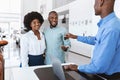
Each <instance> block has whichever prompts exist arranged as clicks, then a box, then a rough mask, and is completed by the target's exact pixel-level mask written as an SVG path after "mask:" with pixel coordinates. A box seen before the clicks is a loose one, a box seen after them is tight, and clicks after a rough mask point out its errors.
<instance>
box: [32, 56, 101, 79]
mask: <svg viewBox="0 0 120 80" xmlns="http://www.w3.org/2000/svg"><path fill="white" fill-rule="evenodd" d="M50 57H51V61H52V67H47V68H37V69H35V70H34V72H35V74H36V75H37V76H38V78H39V80H103V79H101V78H100V77H98V76H94V75H87V74H84V73H81V72H76V71H66V70H64V68H63V66H62V65H61V62H60V61H59V60H58V59H57V58H56V57H54V56H53V55H50Z"/></svg>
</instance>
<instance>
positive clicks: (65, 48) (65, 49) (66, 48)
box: [61, 45, 69, 51]
mask: <svg viewBox="0 0 120 80" xmlns="http://www.w3.org/2000/svg"><path fill="white" fill-rule="evenodd" d="M61 48H62V50H63V51H67V50H68V48H69V47H68V46H64V45H62V46H61Z"/></svg>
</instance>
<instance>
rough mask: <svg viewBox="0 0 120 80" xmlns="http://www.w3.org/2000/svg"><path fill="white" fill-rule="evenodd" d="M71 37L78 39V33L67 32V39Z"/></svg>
mask: <svg viewBox="0 0 120 80" xmlns="http://www.w3.org/2000/svg"><path fill="white" fill-rule="evenodd" d="M69 38H72V39H77V35H74V34H71V33H67V34H66V35H65V39H69Z"/></svg>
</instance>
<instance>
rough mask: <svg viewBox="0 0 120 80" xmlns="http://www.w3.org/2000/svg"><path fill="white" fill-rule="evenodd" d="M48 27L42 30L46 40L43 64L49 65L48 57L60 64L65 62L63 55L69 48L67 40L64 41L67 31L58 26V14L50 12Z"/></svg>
mask: <svg viewBox="0 0 120 80" xmlns="http://www.w3.org/2000/svg"><path fill="white" fill-rule="evenodd" d="M48 20H49V23H50V26H49V27H48V28H47V29H45V30H44V35H45V40H46V46H47V47H46V58H45V63H46V64H51V60H50V55H53V56H55V57H56V58H58V59H59V60H60V61H61V63H64V62H65V53H64V51H67V50H68V48H69V47H70V41H69V39H64V36H65V34H66V33H67V30H66V29H65V28H64V27H60V26H58V14H57V12H55V11H51V12H50V13H49V15H48Z"/></svg>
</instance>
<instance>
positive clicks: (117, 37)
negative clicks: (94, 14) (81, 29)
mask: <svg viewBox="0 0 120 80" xmlns="http://www.w3.org/2000/svg"><path fill="white" fill-rule="evenodd" d="M98 27H99V29H98V32H97V35H96V36H95V37H83V36H78V38H77V40H78V41H81V42H84V43H88V44H91V45H94V46H95V47H94V50H93V57H92V59H91V62H90V64H87V65H82V66H78V69H79V70H80V71H81V72H86V73H93V74H96V73H105V74H106V75H112V74H113V73H116V72H120V20H119V19H118V18H117V17H116V15H115V13H114V12H112V13H111V14H109V15H108V16H106V17H104V18H102V19H101V20H100V21H99V23H98Z"/></svg>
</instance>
